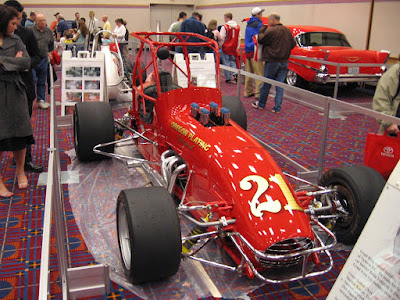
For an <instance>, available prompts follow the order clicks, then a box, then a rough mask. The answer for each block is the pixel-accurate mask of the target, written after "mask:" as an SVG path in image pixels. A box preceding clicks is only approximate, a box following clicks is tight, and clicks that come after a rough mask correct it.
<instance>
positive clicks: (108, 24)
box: [101, 15, 111, 39]
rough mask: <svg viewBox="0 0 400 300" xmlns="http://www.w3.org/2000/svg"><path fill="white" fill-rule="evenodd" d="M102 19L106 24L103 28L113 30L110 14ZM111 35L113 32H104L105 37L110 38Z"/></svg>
mask: <svg viewBox="0 0 400 300" xmlns="http://www.w3.org/2000/svg"><path fill="white" fill-rule="evenodd" d="M101 19H102V21H103V23H104V25H103V30H108V31H110V32H111V24H110V22H109V21H108V16H107V15H104V16H103V17H102V18H101ZM110 36H111V33H109V32H103V38H105V39H109V38H110Z"/></svg>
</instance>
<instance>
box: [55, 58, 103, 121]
mask: <svg viewBox="0 0 400 300" xmlns="http://www.w3.org/2000/svg"><path fill="white" fill-rule="evenodd" d="M106 89H107V85H106V82H105V72H104V54H103V52H100V51H96V55H95V57H90V54H89V52H88V51H80V52H79V53H78V57H72V52H71V51H63V55H62V84H61V115H62V116H64V115H65V108H66V107H67V106H74V105H75V103H77V102H86V101H107V100H108V99H107V97H106V95H107V93H106Z"/></svg>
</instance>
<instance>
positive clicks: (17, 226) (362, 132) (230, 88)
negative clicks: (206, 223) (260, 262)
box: [0, 72, 378, 299]
mask: <svg viewBox="0 0 400 300" xmlns="http://www.w3.org/2000/svg"><path fill="white" fill-rule="evenodd" d="M58 75H59V78H60V77H61V74H60V72H58ZM221 81H222V82H223V84H222V92H223V94H231V95H234V94H235V93H236V85H234V84H229V83H225V80H224V78H222V80H221ZM56 84H58V85H59V81H58V82H56ZM328 92H329V91H328ZM339 98H341V99H342V100H343V101H349V102H352V103H358V102H364V103H365V102H367V103H368V102H370V101H371V98H372V93H371V91H369V90H365V89H357V90H355V91H354V92H352V93H340V94H339ZM56 100H60V88H59V87H58V88H57V89H56ZM254 100H255V99H254V98H244V97H243V98H242V101H243V103H244V105H245V108H246V111H247V116H248V123H249V132H250V133H251V134H253V135H255V136H256V137H258V138H260V139H261V140H263V141H264V142H266V143H267V144H269V145H271V146H273V147H275V148H277V149H279V150H280V151H281V152H282V153H284V154H286V155H287V156H288V157H290V158H292V159H294V160H296V161H297V162H299V163H300V164H302V165H303V166H305V167H306V168H308V169H310V170H316V169H317V167H318V157H319V151H320V138H321V128H322V115H321V114H320V113H318V112H316V111H313V110H310V109H308V108H306V107H304V106H300V105H298V104H294V103H291V102H289V101H284V104H283V110H282V112H281V113H279V114H274V113H272V112H270V110H271V108H272V106H273V104H272V100H271V99H269V100H268V103H267V107H266V110H256V109H253V108H252V107H251V102H252V101H254ZM49 115H50V112H49V111H46V110H39V109H38V107H37V105H36V103H35V106H34V113H33V116H32V125H33V128H34V136H35V138H36V145H34V147H33V148H32V151H33V157H34V160H35V163H37V164H40V165H43V166H44V167H45V170H47V160H48V152H47V147H48V145H49ZM346 117H347V118H346V119H345V120H341V119H332V120H330V121H329V132H328V139H327V146H326V160H325V167H326V168H327V169H328V168H333V167H339V166H346V165H351V164H362V162H363V153H364V147H365V137H366V134H367V132H376V131H377V128H378V126H377V124H376V121H375V120H373V119H371V118H368V117H364V116H361V115H356V114H354V115H353V114H350V115H346ZM59 143H60V148H61V149H60V150H61V166H62V170H66V168H67V165H68V164H69V163H70V159H69V157H68V155H67V154H66V153H65V152H66V151H68V150H70V149H71V148H72V147H73V141H72V133H71V130H59ZM277 161H278V163H279V164H280V165H281V167H282V168H283V169H284V170H286V171H289V172H291V171H293V169H292V168H291V167H290V166H289V165H287V164H286V163H285V162H283V161H282V160H281V159H280V158H278V157H277ZM0 170H1V174H2V176H3V177H4V180H5V183H6V185H7V188H8V189H9V190H11V191H13V192H14V196H13V197H11V198H0V245H1V249H0V250H1V251H0V299H36V298H37V297H38V284H39V272H40V263H41V258H40V254H41V253H40V251H41V242H42V225H43V211H44V200H45V193H46V187H44V186H38V185H37V182H38V175H37V174H33V173H27V175H28V179H29V183H30V185H29V187H28V188H27V189H25V190H19V189H18V187H17V184H16V178H15V167H14V166H13V165H12V155H11V153H9V152H7V153H1V155H0ZM63 198H64V199H63V200H64V201H63V203H64V209H63V215H64V218H65V224H66V228H65V230H66V234H67V238H66V245H67V254H68V264H69V266H70V267H74V266H82V265H87V264H93V263H95V261H94V260H93V257H92V255H91V254H90V251H89V250H88V248H87V246H86V245H85V242H84V240H83V238H82V236H81V234H80V232H79V230H78V227H77V225H76V223H75V219H74V214H73V212H72V209H71V205H70V203H69V193H68V189H67V188H66V187H64V188H63ZM82 200H83V201H84V199H82ZM51 244H52V248H51V249H52V250H51V266H52V270H51V281H52V284H51V291H50V292H51V298H52V299H61V294H60V293H61V289H60V285H59V282H58V281H59V278H58V271H57V266H56V265H57V259H56V253H55V247H54V244H55V240H54V236H52V241H51ZM348 255H349V252H348V251H335V252H334V253H333V256H334V261H335V266H334V268H333V270H332V271H330V272H329V273H328V274H326V275H324V276H319V277H316V278H315V279H313V280H300V281H297V282H293V283H289V284H278V285H274V284H266V285H263V286H262V287H261V288H258V289H256V290H255V291H253V292H251V293H250V294H249V295H248V296H249V297H250V298H251V299H325V298H326V296H327V294H328V293H329V290H330V289H331V287H332V285H333V283H334V282H335V279H336V277H337V276H338V274H339V272H340V270H341V269H342V267H343V265H344V263H345V261H346V258H347V257H348ZM220 280H224V279H220ZM182 288H183V289H184V287H182ZM111 289H112V292H111V294H110V295H104V296H101V297H97V298H95V299H141V298H139V297H137V296H135V295H134V294H133V293H131V292H129V291H128V290H125V289H124V288H122V287H121V286H119V285H117V284H115V283H112V286H111ZM158 292H159V293H158V294H157V293H156V294H154V297H153V299H178V298H176V296H172V295H177V294H175V293H174V291H168V293H163V291H158ZM181 293H183V294H186V297H188V295H190V291H185V290H183V291H181ZM178 294H179V293H178ZM92 299H94V298H92ZM188 299H191V298H190V296H189V298H188ZM192 299H195V298H192ZM202 299H213V298H212V297H208V298H202Z"/></svg>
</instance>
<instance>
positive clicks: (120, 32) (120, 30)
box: [112, 18, 126, 53]
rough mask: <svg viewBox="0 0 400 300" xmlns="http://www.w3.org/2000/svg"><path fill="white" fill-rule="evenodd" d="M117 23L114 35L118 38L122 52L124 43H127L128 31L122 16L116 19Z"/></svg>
mask: <svg viewBox="0 0 400 300" xmlns="http://www.w3.org/2000/svg"><path fill="white" fill-rule="evenodd" d="M115 25H116V26H115V28H114V31H113V34H112V36H113V37H115V38H116V39H117V43H118V46H119V50H120V51H121V53H122V51H123V48H124V45H125V43H126V40H125V33H126V27H125V22H124V20H123V19H121V18H120V19H116V20H115Z"/></svg>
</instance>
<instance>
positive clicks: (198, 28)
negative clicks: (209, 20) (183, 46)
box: [180, 12, 206, 53]
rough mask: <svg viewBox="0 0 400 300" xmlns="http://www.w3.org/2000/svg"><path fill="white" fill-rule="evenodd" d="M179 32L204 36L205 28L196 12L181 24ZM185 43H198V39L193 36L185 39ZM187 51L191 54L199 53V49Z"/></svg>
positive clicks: (189, 48)
mask: <svg viewBox="0 0 400 300" xmlns="http://www.w3.org/2000/svg"><path fill="white" fill-rule="evenodd" d="M180 32H192V33H197V34H200V35H203V36H205V34H206V28H205V27H204V25H203V23H201V22H200V14H199V13H198V12H194V13H193V14H192V16H191V17H190V18H189V19H186V20H184V21H183V22H182V25H181V30H180ZM187 42H190V43H198V42H200V39H199V38H197V37H194V36H191V37H189V38H188V39H187ZM187 50H188V51H189V52H191V53H199V52H200V51H201V49H200V47H187Z"/></svg>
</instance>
